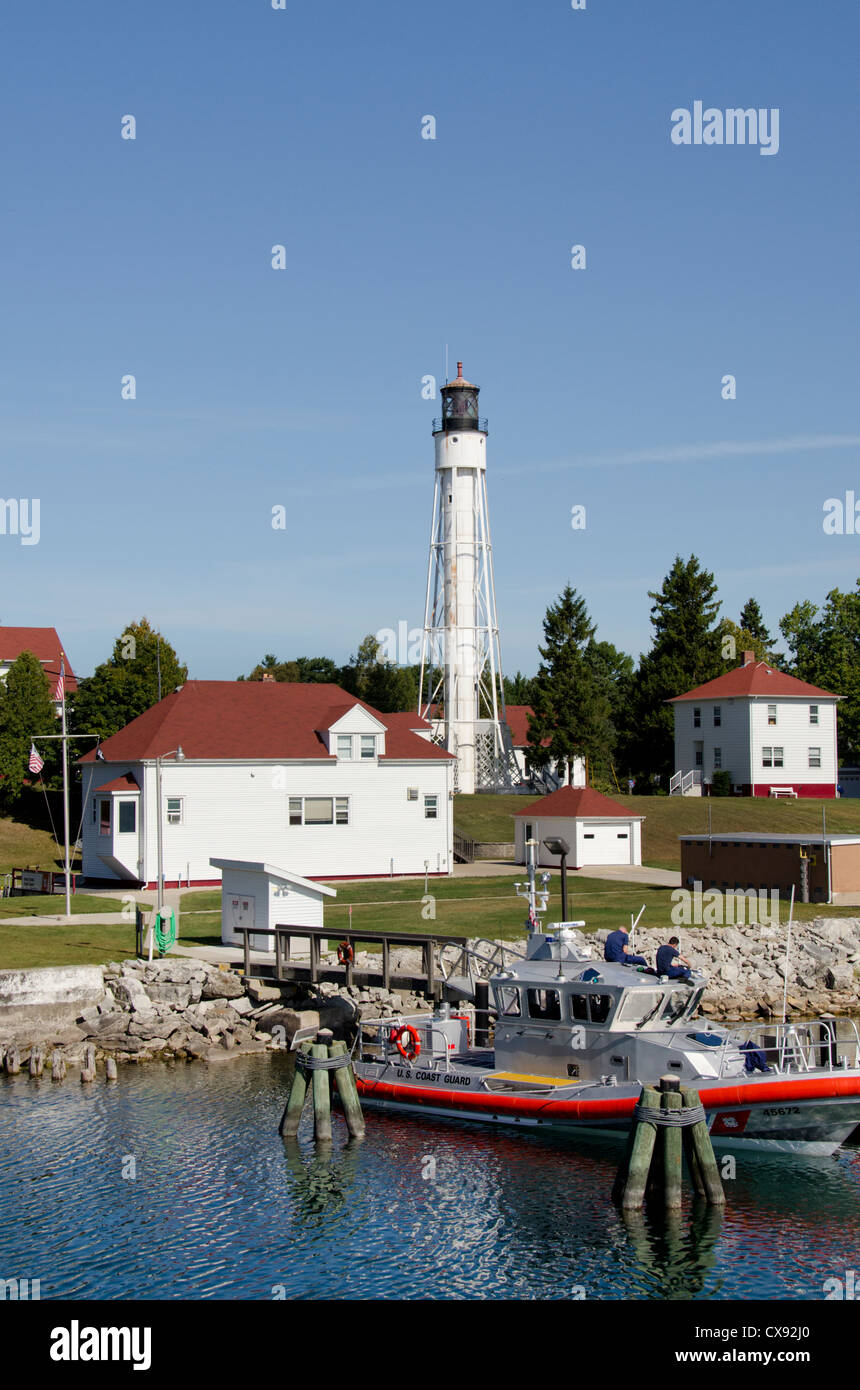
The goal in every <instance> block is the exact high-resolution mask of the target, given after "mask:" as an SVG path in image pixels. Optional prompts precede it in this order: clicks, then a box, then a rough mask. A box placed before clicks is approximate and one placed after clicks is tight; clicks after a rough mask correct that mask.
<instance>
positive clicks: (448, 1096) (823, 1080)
mask: <svg viewBox="0 0 860 1390" xmlns="http://www.w3.org/2000/svg"><path fill="white" fill-rule="evenodd" d="M356 1082H357V1084H358V1092H359V1095H362V1096H367V1098H368V1100H372V1099H374V1098H378V1099H380V1100H393V1101H397V1100H401V1101H404V1102H407V1101H408V1102H409V1103H410V1104H417V1105H422V1104H423V1105H428V1106H431V1105H432V1106H435V1107H436V1108H439V1109H443V1110H454V1111H456V1110H487V1111H490V1112H492V1113H493V1114H497V1115H498V1114H504V1113H509V1114H519V1115H529V1116H535V1117H540V1116H543V1115H545V1114H547V1113H551V1114H552V1115H555V1116H558V1117H559V1118H560V1119H570V1120H583V1119H601V1120H612V1119H623V1118H625V1117H626V1116H628V1115H630V1114H632V1112H633V1107H634V1106H635V1105H636V1104H637V1102H638V1099H639V1097H638V1095H636V1096H627V1097H624V1098H623V1099H619V1100H608V1099H607V1100H553V1099H552V1098H551V1097H547V1096H540V1097H537V1096H523V1095H515V1094H512V1093H510V1092H508V1093H506V1094H505V1095H500V1094H498V1093H497V1094H496V1095H492V1094H490V1093H489V1092H488V1091H466V1090H463V1091H461V1090H453V1089H452V1090H450V1091H442V1090H437V1089H435V1088H431V1087H430V1086H408V1085H403V1084H396V1085H395V1084H393V1083H392V1082H390V1081H366V1080H364V1079H363V1078H361V1077H358V1076H357V1077H356ZM694 1089H695V1088H694ZM698 1089H699V1095H700V1097H701V1100H702V1104H703V1106H704V1107H705V1109H706V1110H714V1109H717V1108H718V1107H720V1106H724V1105H730V1106H744V1105H756V1104H759V1103H764V1102H765V1101H780V1100H782V1101H786V1100H827V1099H833V1098H835V1097H837V1096H857V1097H860V1077H849V1076H831V1075H827V1076H821V1077H815V1078H812V1077H805V1078H804V1077H798V1078H797V1080H787V1079H786V1078H784V1077H783V1078H781V1079H780V1080H778V1081H760V1082H756V1083H754V1084H752V1085H743V1084H741V1085H733V1086H719V1087H716V1086H714V1087H702V1086H700V1087H699V1088H698Z"/></svg>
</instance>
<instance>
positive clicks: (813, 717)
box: [809, 705, 818, 724]
mask: <svg viewBox="0 0 860 1390" xmlns="http://www.w3.org/2000/svg"><path fill="white" fill-rule="evenodd" d="M809 722H810V724H817V723H818V706H817V705H810V706H809Z"/></svg>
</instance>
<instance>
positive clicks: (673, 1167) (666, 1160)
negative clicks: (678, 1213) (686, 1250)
mask: <svg viewBox="0 0 860 1390" xmlns="http://www.w3.org/2000/svg"><path fill="white" fill-rule="evenodd" d="M680 1084H681V1083H680V1081H679V1079H678V1077H677V1076H661V1077H660V1109H661V1110H681V1109H682V1108H683V1104H684V1101H683V1098H682V1096H681V1092H680ZM662 1130H663V1135H662V1139H663V1142H662V1146H661V1147H662V1149H663V1200H664V1202H665V1204H666V1206H667V1207H680V1205H681V1155H682V1152H683V1140H682V1138H681V1129H680V1126H678V1125H663V1126H662Z"/></svg>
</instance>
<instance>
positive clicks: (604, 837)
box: [514, 786, 644, 869]
mask: <svg viewBox="0 0 860 1390" xmlns="http://www.w3.org/2000/svg"><path fill="white" fill-rule="evenodd" d="M643 820H644V816H638V815H636V814H635V813H634V812H632V811H629V810H628V809H627V807H626V806H622V805H621V803H620V802H619V801H613V800H612V799H611V798H610V797H608V796H604V795H603V794H602V792H598V791H595V790H594V788H593V787H570V786H568V787H560V788H559V789H558V791H555V792H551V793H550V795H549V796H542V797H541V798H540V800H539V801H531V802H529V804H528V806H524V807H523V809H522V810H521V811H517V812H516V814H515V816H514V843H515V854H514V857H515V859H516V862H517V863H518V864H526V863H528V854H527V852H526V845H527V844H528V841H529V840H536V841H537V844H538V848H537V851H536V856H535V862H536V863H537V864H538V866H539V867H540V868H555V867H557V866H558V865H559V864H560V863H561V857H560V856H559V855H557V854H554V853H553V852H552V851H551V850H550V849H549V848H548V847H547V845H546V841H547V840H550V839H553V840H555V839H562V840H566V841H567V843H568V845H569V846H570V852H569V854H568V858H567V862H568V866H569V868H571V869H583V868H586V867H587V866H588V865H589V864H641V863H642V822H643Z"/></svg>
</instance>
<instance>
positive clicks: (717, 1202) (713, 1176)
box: [683, 1088, 726, 1206]
mask: <svg viewBox="0 0 860 1390" xmlns="http://www.w3.org/2000/svg"><path fill="white" fill-rule="evenodd" d="M683 1101H684V1105H685V1106H686V1107H687V1108H688V1109H690V1110H692V1109H693V1107H694V1106H696V1105H701V1100H700V1097H699V1092H698V1091H693V1090H690V1089H689V1088H688V1089H687V1090H685V1092H684V1096H683ZM687 1133H689V1135H690V1144H691V1146H692V1151H693V1153H694V1154H695V1157H696V1162H697V1163H698V1165H699V1173H700V1176H701V1181H702V1186H703V1188H704V1193H705V1197H706V1199H707V1201H708V1202H710V1203H711V1204H712V1205H713V1206H723V1205H724V1204H725V1200H726V1194H725V1192H724V1191H723V1181H722V1178H721V1177H720V1170H719V1168H718V1167H717V1160H716V1157H715V1156H714V1146H713V1144H712V1143H711V1136H710V1134H709V1133H708V1125H707V1121H705V1120H699V1121H698V1122H697V1123H696V1124H694V1125H690V1126H689V1127H688V1130H687Z"/></svg>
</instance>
